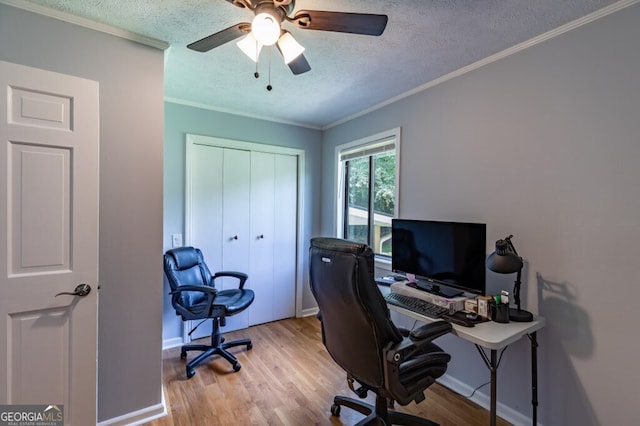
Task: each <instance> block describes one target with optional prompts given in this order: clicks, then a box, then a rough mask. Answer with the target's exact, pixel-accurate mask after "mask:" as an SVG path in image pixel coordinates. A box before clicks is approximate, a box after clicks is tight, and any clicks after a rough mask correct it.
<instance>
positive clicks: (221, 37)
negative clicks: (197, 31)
mask: <svg viewBox="0 0 640 426" xmlns="http://www.w3.org/2000/svg"><path fill="white" fill-rule="evenodd" d="M250 31H251V24H249V23H247V22H241V23H239V24H236V25H234V26H232V27H229V28H227V29H224V30H222V31H218V32H217V33H215V34H211V35H210V36H207V37H205V38H202V39H200V40H198V41H194V42H193V43H191V44H188V45H187V47H188V48H189V49H191V50H197V51H198V52H208V51H209V50H211V49H213V48H214V47H218V46H222V45H223V44H225V43H227V42H230V41H231V40H235V39H237V38H238V37H242V36H243V35H245V34H248V33H249V32H250Z"/></svg>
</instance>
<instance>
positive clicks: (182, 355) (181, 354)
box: [180, 351, 187, 359]
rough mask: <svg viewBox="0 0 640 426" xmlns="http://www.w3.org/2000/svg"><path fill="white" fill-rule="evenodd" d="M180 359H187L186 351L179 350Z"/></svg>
mask: <svg viewBox="0 0 640 426" xmlns="http://www.w3.org/2000/svg"><path fill="white" fill-rule="evenodd" d="M180 359H187V353H186V352H184V351H183V352H180Z"/></svg>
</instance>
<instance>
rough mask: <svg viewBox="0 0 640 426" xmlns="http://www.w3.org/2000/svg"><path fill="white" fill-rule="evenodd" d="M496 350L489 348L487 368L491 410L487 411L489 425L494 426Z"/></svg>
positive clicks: (496, 395)
mask: <svg viewBox="0 0 640 426" xmlns="http://www.w3.org/2000/svg"><path fill="white" fill-rule="evenodd" d="M497 354H498V351H496V350H495V349H491V365H490V366H489V370H490V371H491V411H490V412H489V424H490V425H491V426H496V415H497V414H496V411H497V410H496V400H497V399H498V381H497V372H498V360H497Z"/></svg>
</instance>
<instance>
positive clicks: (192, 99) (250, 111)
mask: <svg viewBox="0 0 640 426" xmlns="http://www.w3.org/2000/svg"><path fill="white" fill-rule="evenodd" d="M29 2H30V3H34V4H38V5H44V6H47V7H50V8H53V9H57V10H60V11H63V12H67V13H70V14H73V15H77V16H81V17H84V18H89V19H91V20H94V21H97V22H100V23H105V24H109V25H111V26H114V27H118V28H122V29H125V30H128V31H131V32H134V33H137V34H141V35H144V36H147V37H152V38H156V39H159V40H164V41H166V42H168V43H169V44H170V48H169V49H168V50H167V51H166V53H165V54H166V58H165V64H166V68H165V96H166V98H168V99H171V100H180V101H185V102H187V103H192V104H196V105H200V106H207V107H211V108H213V109H217V110H222V111H228V112H233V113H240V114H245V115H249V116H254V117H262V118H266V119H272V120H276V121H283V122H288V123H296V124H300V125H304V126H310V127H317V128H323V127H326V126H328V125H331V124H332V123H335V122H338V121H340V120H342V119H344V118H346V117H349V116H351V115H354V114H357V113H358V112H360V111H363V110H366V109H369V108H372V107H375V106H376V105H379V104H381V103H384V102H385V101H387V100H389V99H391V98H394V97H397V96H399V95H401V94H403V93H405V92H407V91H410V90H412V89H414V88H416V87H419V86H421V85H424V84H426V83H428V82H430V81H432V80H434V79H436V78H438V77H441V76H443V75H445V74H448V73H450V72H452V71H455V70H457V69H460V68H462V67H464V66H467V65H469V64H472V63H474V62H476V61H479V60H481V59H483V58H486V57H488V56H491V55H492V54H495V53H498V52H501V51H503V50H505V49H507V48H509V47H512V46H514V45H517V44H519V43H522V42H524V41H527V40H529V39H531V38H534V37H536V36H538V35H540V34H543V33H545V32H547V31H550V30H553V29H555V28H557V27H559V26H561V25H563V24H566V23H568V22H571V21H573V20H576V19H578V18H580V17H583V16H585V15H587V14H589V13H591V12H594V11H597V10H599V9H601V8H604V7H606V6H608V5H610V4H613V3H615V1H614V0H430V1H426V0H350V1H344V0H322V1H314V0H297V1H296V2H295V9H294V11H297V10H301V9H311V10H328V11H340V12H363V13H377V14H386V15H388V16H389V21H388V24H387V28H386V30H385V32H384V34H383V35H382V36H380V37H372V36H363V35H354V34H344V33H331V32H323V31H312V30H302V29H299V28H297V27H295V26H294V25H293V24H290V23H288V22H285V23H283V27H284V28H285V29H288V30H290V31H291V32H292V34H293V35H294V36H295V37H296V39H297V40H298V41H299V42H300V43H301V44H302V45H303V46H304V47H305V48H306V50H305V57H306V58H307V60H308V62H309V64H310V65H311V71H310V72H307V73H305V74H301V75H297V76H296V75H293V74H292V73H291V71H290V70H289V68H288V67H287V66H286V65H284V64H283V62H282V58H281V57H280V55H279V53H278V52H277V51H276V50H275V48H271V49H263V52H262V53H261V56H260V62H259V64H258V68H259V72H260V78H259V79H255V78H254V76H253V73H254V71H255V64H254V63H253V62H251V60H249V59H248V58H247V57H246V56H245V55H244V54H243V53H242V52H241V51H240V50H239V49H238V48H237V47H236V45H235V42H229V43H227V44H225V45H223V46H220V47H217V48H215V49H213V50H211V51H209V52H207V53H199V52H194V51H192V50H189V49H187V48H186V45H187V44H189V43H191V42H193V41H196V40H199V39H200V38H202V37H205V36H207V35H209V34H212V33H215V32H217V31H220V30H222V29H225V28H227V27H229V26H231V25H234V24H236V23H238V22H250V21H251V18H252V16H253V14H252V13H251V12H250V11H248V10H246V9H240V8H238V7H235V6H233V5H232V4H231V3H228V2H227V1H224V0H29ZM25 3H26V1H25ZM270 52H271V53H272V54H271V55H270ZM270 56H272V58H271V67H270V71H269V62H270ZM269 74H270V81H271V85H272V86H273V90H272V91H270V92H269V91H267V90H266V86H267V84H268V78H269Z"/></svg>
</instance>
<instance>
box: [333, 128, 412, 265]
mask: <svg viewBox="0 0 640 426" xmlns="http://www.w3.org/2000/svg"><path fill="white" fill-rule="evenodd" d="M389 139H395V152H396V191H395V205H394V212H393V215H394V217H398V215H399V206H400V203H399V200H400V199H399V193H400V127H396V128H394V129H390V130H386V131H384V132H380V133H377V134H375V135H371V136H367V137H365V138H362V139H358V140H355V141H352V142H347V143H344V144H342V145H338V146H336V148H335V152H334V161H333V164H335V165H336V176H335V183H336V184H335V186H334V197H333V200H334V203H335V204H334V209H333V211H334V215H335V216H334V217H335V221H334V222H335V228H334V235H335V236H336V237H339V238H340V237H342V227H343V225H344V218H343V217H342V206H343V205H344V196H345V194H344V190H343V189H344V165H343V163H342V161H340V155H341V154H342V153H344V152H348V151H354V150H356V149H357V148H358V147H362V148H365V146H370V145H375V144H377V143H379V142H382V141H384V140H389ZM385 260H386V259H378V257H377V256H376V263H377V262H384V261H385Z"/></svg>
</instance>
